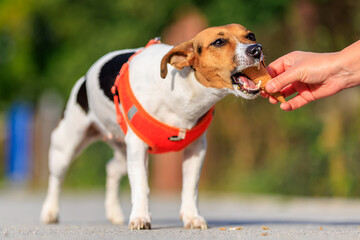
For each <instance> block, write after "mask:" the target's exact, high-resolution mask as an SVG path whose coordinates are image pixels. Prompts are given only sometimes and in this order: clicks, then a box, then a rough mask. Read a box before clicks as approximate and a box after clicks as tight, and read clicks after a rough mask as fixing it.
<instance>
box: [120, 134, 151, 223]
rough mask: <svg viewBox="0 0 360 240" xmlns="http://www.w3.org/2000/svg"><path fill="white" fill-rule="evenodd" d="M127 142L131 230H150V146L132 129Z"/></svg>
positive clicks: (126, 138) (126, 139)
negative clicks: (148, 151) (148, 149)
mask: <svg viewBox="0 0 360 240" xmlns="http://www.w3.org/2000/svg"><path fill="white" fill-rule="evenodd" d="M125 141H126V145H127V168H128V176H129V180H130V187H131V203H132V210H131V214H130V222H129V228H130V229H131V230H140V229H150V228H151V224H150V221H151V219H150V209H149V192H150V190H149V184H148V178H147V177H148V169H147V167H148V153H147V148H148V146H147V145H146V144H145V143H144V142H143V141H142V140H141V139H140V138H139V137H137V136H136V134H135V133H134V132H132V131H131V129H129V130H128V132H127V134H126V137H125Z"/></svg>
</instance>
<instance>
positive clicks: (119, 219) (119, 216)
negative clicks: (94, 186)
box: [106, 206, 124, 225]
mask: <svg viewBox="0 0 360 240" xmlns="http://www.w3.org/2000/svg"><path fill="white" fill-rule="evenodd" d="M106 217H107V219H108V220H109V221H110V222H111V223H112V224H114V225H123V224H124V215H123V213H122V211H121V208H120V207H119V206H117V207H112V208H107V209H106Z"/></svg>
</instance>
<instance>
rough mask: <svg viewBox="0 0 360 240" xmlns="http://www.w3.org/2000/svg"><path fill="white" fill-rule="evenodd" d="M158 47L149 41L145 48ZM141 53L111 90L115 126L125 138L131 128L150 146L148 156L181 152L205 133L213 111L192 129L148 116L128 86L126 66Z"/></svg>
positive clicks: (154, 40) (155, 41) (122, 73)
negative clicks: (116, 123) (116, 125)
mask: <svg viewBox="0 0 360 240" xmlns="http://www.w3.org/2000/svg"><path fill="white" fill-rule="evenodd" d="M158 43H160V40H159V39H152V40H150V41H149V43H148V44H147V45H146V46H145V48H146V47H148V46H151V45H153V44H158ZM141 51H142V50H140V51H138V52H136V53H135V54H134V55H132V56H131V57H130V58H129V60H128V62H127V63H125V64H124V65H123V66H122V68H121V70H120V72H119V75H118V76H117V77H116V79H115V84H114V86H113V87H112V89H111V91H112V93H113V95H114V103H115V110H116V118H117V122H118V123H119V125H120V127H121V129H122V130H123V132H124V133H125V134H126V132H127V130H128V126H130V128H131V130H132V131H133V132H134V133H135V134H136V135H137V136H138V137H139V138H141V139H142V140H143V141H144V142H145V143H147V144H148V145H149V152H150V153H164V152H170V151H180V150H182V149H183V148H185V147H186V146H188V145H189V144H190V143H191V142H193V141H194V140H195V139H197V138H198V137H200V136H201V135H202V134H203V133H204V132H205V131H206V129H207V128H208V126H209V125H210V123H211V120H212V117H213V114H214V107H212V108H211V109H210V110H209V111H208V112H207V113H206V114H205V115H204V116H203V117H202V118H201V119H200V120H199V121H198V123H197V125H196V126H194V127H193V128H191V129H182V128H177V127H173V126H169V125H167V124H165V123H162V122H160V121H159V120H157V119H155V118H154V117H153V116H151V115H150V114H149V113H148V112H146V111H145V109H144V108H143V107H142V106H141V104H140V103H139V102H138V100H137V99H136V97H135V95H134V93H133V91H132V90H131V87H130V82H129V62H130V61H131V59H132V58H133V57H134V56H135V55H136V54H139V53H140V52H141ZM119 100H120V102H121V106H122V111H121V110H120V104H119ZM123 113H124V114H123Z"/></svg>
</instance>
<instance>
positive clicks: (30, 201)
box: [0, 191, 360, 240]
mask: <svg viewBox="0 0 360 240" xmlns="http://www.w3.org/2000/svg"><path fill="white" fill-rule="evenodd" d="M43 197H44V193H27V192H21V191H17V192H14V191H0V239H6V240H7V239H26V240H29V239H30V240H32V239H34V240H35V239H36V240H38V239H51V240H57V239H66V240H68V239H77V240H78V239H127V240H131V239H166V240H169V239H170V240H177V239H211V240H215V239H292V240H293V239H316V240H319V239H326V240H330V239H359V238H360V228H359V227H360V200H344V199H307V198H290V199H289V198H281V197H266V196H240V197H239V196H235V197H234V196H224V195H222V196H218V195H215V196H213V195H202V196H201V197H200V210H201V213H202V214H203V216H204V217H205V218H206V219H207V220H208V224H209V229H208V230H187V229H183V228H182V223H181V222H180V220H179V216H178V208H179V198H178V196H155V197H152V199H151V209H152V218H153V222H152V227H153V229H152V230H150V231H145V230H142V231H130V230H128V228H127V226H121V227H119V226H113V225H111V224H109V223H108V222H107V221H106V219H105V216H104V207H103V194H102V193H99V192H90V193H89V192H87V193H81V194H79V193H75V194H74V193H69V192H67V193H65V194H64V196H63V198H62V212H61V219H60V220H61V223H60V224H57V225H42V224H40V223H39V221H38V219H39V213H40V208H41V202H42V200H43ZM122 202H123V206H124V212H125V214H126V215H127V216H128V215H129V211H130V199H129V195H128V194H125V196H124V197H122ZM236 227H242V229H240V230H230V228H236ZM263 227H266V228H268V229H263ZM221 228H224V229H225V230H221Z"/></svg>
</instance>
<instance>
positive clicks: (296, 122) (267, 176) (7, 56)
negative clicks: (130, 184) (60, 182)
mask: <svg viewBox="0 0 360 240" xmlns="http://www.w3.org/2000/svg"><path fill="white" fill-rule="evenodd" d="M189 7H191V8H197V9H198V11H200V12H202V14H204V16H205V17H206V18H207V19H208V22H209V25H210V26H213V25H223V24H228V23H233V22H236V23H241V24H243V25H244V26H246V27H247V28H249V29H251V30H252V31H254V32H255V33H256V36H257V39H258V41H259V42H260V43H261V44H262V45H263V47H264V53H265V55H266V61H267V62H268V63H269V62H271V61H272V60H274V59H276V58H277V57H279V56H281V55H283V54H286V53H288V52H290V51H293V50H305V51H320V52H325V51H339V50H341V49H342V48H344V47H346V46H347V45H349V44H351V43H352V42H354V41H356V40H358V39H359V34H360V3H359V2H358V1H350V0H344V1H337V0H292V1H286V0H262V1H260V0H254V1H248V0H227V1H223V0H206V1H205V0H184V1H165V0H150V1H145V0H119V1H111V0H102V1H96V0H72V1H69V0H52V1H46V0H27V1H23V0H2V1H1V2H0V79H1V81H0V95H1V99H2V101H1V102H0V109H1V110H6V109H7V107H8V106H9V104H10V103H11V102H12V101H14V100H19V99H23V100H28V101H31V102H34V103H35V102H36V101H37V100H38V98H39V96H40V95H41V93H42V92H44V91H45V90H46V89H56V90H58V91H59V92H60V93H61V94H62V96H63V97H64V98H65V99H66V98H67V97H68V95H69V93H70V90H71V88H72V86H73V84H74V83H75V81H76V80H77V79H78V78H80V77H81V76H82V75H83V74H84V73H85V72H86V71H87V69H88V68H89V67H90V66H91V64H92V63H93V62H94V61H96V60H97V59H98V58H99V57H101V56H103V55H104V54H105V53H107V52H109V51H113V50H116V49H124V48H137V47H139V46H143V45H144V44H146V42H147V41H148V40H149V39H150V38H152V37H155V36H161V34H162V32H163V30H164V29H165V28H166V27H168V26H169V25H170V24H171V23H172V22H174V21H175V20H177V18H178V17H179V15H181V13H182V11H186V9H188V8H189ZM358 95H359V90H358V89H353V90H347V91H345V92H343V93H341V94H338V95H337V96H334V97H331V98H329V99H327V100H321V101H318V102H316V103H312V104H310V105H309V106H306V107H304V108H302V109H300V110H297V111H295V112H291V113H287V112H282V111H281V110H279V108H278V106H273V105H270V104H269V103H268V102H267V101H266V100H255V101H244V100H240V99H235V98H234V97H232V96H229V97H227V98H225V99H224V100H223V101H222V102H220V103H219V104H218V105H217V109H216V114H215V116H216V117H215V120H214V122H213V123H212V126H211V128H210V130H209V134H208V135H209V153H208V156H207V160H206V164H205V166H204V171H203V177H202V180H201V186H202V187H203V188H204V189H207V190H220V191H238V192H258V193H282V194H304V195H317V196H319V195H337V196H360V184H359V183H360V174H359V173H360V161H359V155H360V151H359V147H358V146H360V142H359V141H360V137H359V135H360V129H359V128H360V117H359V116H360V114H358V113H359V112H360V105H359V104H358V103H359V102H360V100H359V98H358V97H357V96H358ZM111 156H112V153H111V151H110V149H109V148H108V147H107V146H105V145H104V144H101V143H100V144H96V145H95V146H93V147H91V148H89V149H88V150H86V151H85V153H84V154H83V155H82V156H80V158H79V159H78V160H77V161H76V162H75V163H74V166H73V167H72V168H71V170H70V172H69V174H68V177H67V179H66V185H67V186H71V187H84V186H88V187H94V186H100V185H101V186H103V184H104V181H105V172H104V167H105V163H106V162H107V160H108V159H110V158H111Z"/></svg>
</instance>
